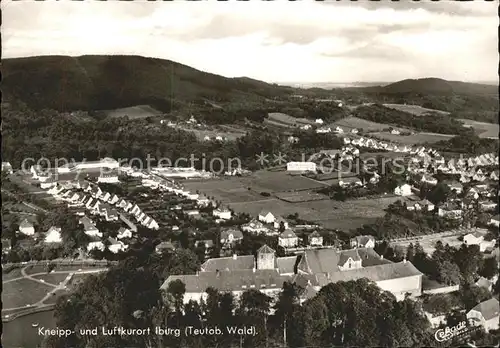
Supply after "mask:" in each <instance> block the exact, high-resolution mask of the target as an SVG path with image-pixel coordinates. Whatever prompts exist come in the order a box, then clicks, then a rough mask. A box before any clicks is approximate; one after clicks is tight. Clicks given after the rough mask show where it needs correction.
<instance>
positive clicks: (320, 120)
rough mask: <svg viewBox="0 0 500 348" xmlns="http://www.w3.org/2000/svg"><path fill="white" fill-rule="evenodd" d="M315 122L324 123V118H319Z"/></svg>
mask: <svg viewBox="0 0 500 348" xmlns="http://www.w3.org/2000/svg"><path fill="white" fill-rule="evenodd" d="M314 122H315V123H317V124H323V120H322V119H321V118H317V119H316V121H314Z"/></svg>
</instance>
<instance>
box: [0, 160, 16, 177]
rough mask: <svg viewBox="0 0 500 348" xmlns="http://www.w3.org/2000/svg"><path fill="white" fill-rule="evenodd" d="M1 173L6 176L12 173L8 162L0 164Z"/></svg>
mask: <svg viewBox="0 0 500 348" xmlns="http://www.w3.org/2000/svg"><path fill="white" fill-rule="evenodd" d="M2 172H6V173H7V174H9V175H10V174H12V173H13V172H14V171H13V170H12V164H10V162H2Z"/></svg>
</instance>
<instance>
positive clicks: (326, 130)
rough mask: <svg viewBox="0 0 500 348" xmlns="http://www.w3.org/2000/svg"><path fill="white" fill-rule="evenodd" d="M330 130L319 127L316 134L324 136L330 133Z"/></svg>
mask: <svg viewBox="0 0 500 348" xmlns="http://www.w3.org/2000/svg"><path fill="white" fill-rule="evenodd" d="M331 131H332V129H331V128H330V127H321V128H318V129H316V133H318V134H324V133H330V132H331Z"/></svg>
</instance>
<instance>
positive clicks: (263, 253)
mask: <svg viewBox="0 0 500 348" xmlns="http://www.w3.org/2000/svg"><path fill="white" fill-rule="evenodd" d="M275 254H276V251H274V250H273V249H271V248H270V247H268V246H267V245H264V246H262V247H261V248H260V249H259V250H257V269H275V268H276V256H275Z"/></svg>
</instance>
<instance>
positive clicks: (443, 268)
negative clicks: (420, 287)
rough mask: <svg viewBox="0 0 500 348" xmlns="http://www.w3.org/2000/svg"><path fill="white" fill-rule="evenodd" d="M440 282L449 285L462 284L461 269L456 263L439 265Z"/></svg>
mask: <svg viewBox="0 0 500 348" xmlns="http://www.w3.org/2000/svg"><path fill="white" fill-rule="evenodd" d="M437 267H438V271H437V272H438V280H439V281H441V282H443V283H445V284H447V285H457V284H460V279H461V276H460V268H458V266H457V265H456V264H455V263H452V262H450V261H444V262H439V263H437Z"/></svg>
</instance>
